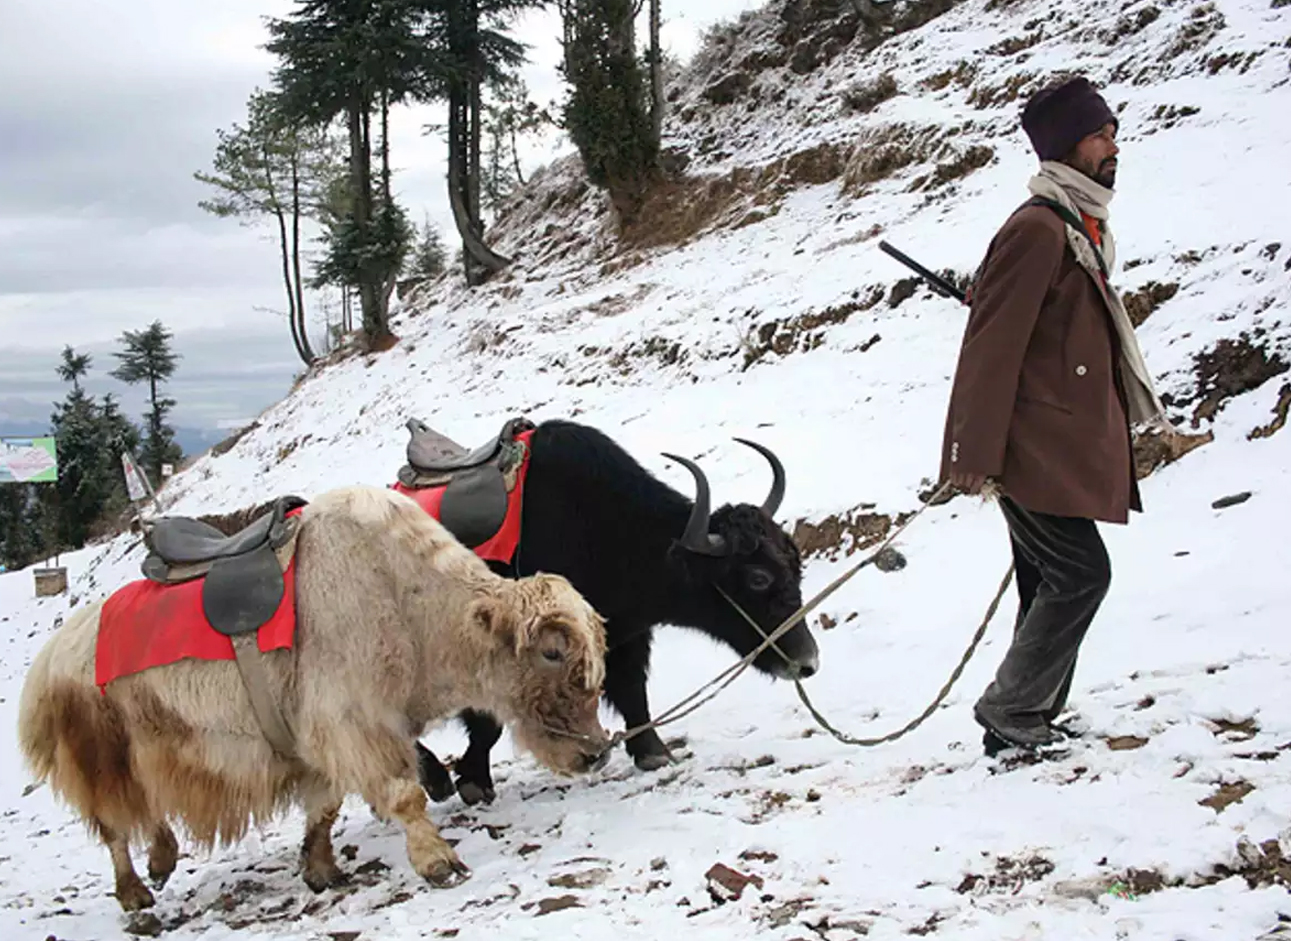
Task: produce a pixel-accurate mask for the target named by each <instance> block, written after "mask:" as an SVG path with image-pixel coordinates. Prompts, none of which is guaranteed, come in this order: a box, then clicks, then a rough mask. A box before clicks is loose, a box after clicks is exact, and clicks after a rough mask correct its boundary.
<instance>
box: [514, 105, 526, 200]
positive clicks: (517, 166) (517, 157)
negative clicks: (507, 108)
mask: <svg viewBox="0 0 1291 941" xmlns="http://www.w3.org/2000/svg"><path fill="white" fill-rule="evenodd" d="M511 161H512V163H514V164H515V171H516V182H517V183H519V184H520V185H521V186H524V185H525V181H524V173H523V172H522V171H521V170H520V148H519V147H518V146H516V126H515V120H514V119H513V120H512V121H511Z"/></svg>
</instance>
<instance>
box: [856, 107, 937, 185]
mask: <svg viewBox="0 0 1291 941" xmlns="http://www.w3.org/2000/svg"><path fill="white" fill-rule="evenodd" d="M947 133H948V132H947V130H946V129H945V128H943V127H916V126H914V125H910V124H884V125H881V126H880V127H876V128H872V129H869V130H867V131H866V132H865V133H864V134H862V135H861V137H860V139H859V140H858V141H857V143H856V146H855V148H853V150H852V153H851V157H850V159H849V160H848V162H847V164H846V167H845V168H844V170H843V175H842V176H843V181H842V192H843V195H845V196H849V197H852V198H857V197H860V196H863V195H865V194H866V193H867V192H868V191H869V187H870V186H872V185H873V184H875V183H877V182H879V181H880V180H885V179H887V178H888V177H890V176H892V175H893V174H894V173H896V172H897V171H899V170H902V169H904V168H905V167H908V166H911V165H912V164H915V163H923V162H926V161H929V160H932V159H933V158H934V157H936V156H938V155H939V154H941V152H942V151H943V150H944V149H945V144H944V141H945V138H946V136H947Z"/></svg>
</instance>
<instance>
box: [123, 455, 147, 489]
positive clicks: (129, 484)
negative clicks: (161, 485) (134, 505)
mask: <svg viewBox="0 0 1291 941" xmlns="http://www.w3.org/2000/svg"><path fill="white" fill-rule="evenodd" d="M121 467H122V469H123V470H124V471H125V475H126V492H127V493H128V494H129V495H130V499H131V500H132V501H134V500H146V499H147V498H148V497H149V496H150V495H151V493H152V487H150V486H149V485H148V480H147V478H145V477H144V476H143V471H141V470H139V467H138V465H136V464H135V462H134V458H133V457H131V456H130V452H129V451H122V452H121Z"/></svg>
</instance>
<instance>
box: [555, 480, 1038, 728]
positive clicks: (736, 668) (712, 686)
mask: <svg viewBox="0 0 1291 941" xmlns="http://www.w3.org/2000/svg"><path fill="white" fill-rule="evenodd" d="M950 486H951V484H950V481H946V482H944V483H943V484H942V485H941V486H940V487H938V488H937V490H936V492H935V493H933V494H932V496H931V497H929V498H928V499H927V501H926V502H925V503H924V504H923V505H922V506H921V507H919V509H917V510H915V512H914V513H912V514H911V515H910V516H909V517H908V518H907V519H906V520H905V522H903V523H901V524H900V525H899V526H897V528H896V529H894V530H893V531H892V533H891V534H889V535H888V537H887V538H886V539H884V540H883V542H882V543H881V544H880V545H879V547H878V548H877V549H875V550H874V551H873V552H872V553H870V554H869V555H868V556H866V557H865V558H864V559H862V560H861V561H860V562H858V563H856V564H855V565H854V566H852V567H851V568H850V569H848V570H847V571H846V572H844V573H843V574H842V575H839V576H838V577H837V578H835V579H834V580H833V581H832V582H830V583H829V584H828V585H826V586H825V587H824V588H823V589H822V590H821V591H820V592H819V593H817V594H816V595H815V597H813V598H812V599H811V600H810V601H807V602H805V603H804V604H803V605H802V606H801V607H799V608H798V610H797V611H795V612H793V613H792V614H790V615H789V616H788V617H786V618H785V619H784V620H783V621H781V622H780V624H779V625H777V626H776V628H775V630H773V631H771V633H770V634H768V633H767V632H766V631H764V630H763V629H762V627H761V625H759V624H758V623H757V621H755V620H754V619H753V618H752V617H751V616H750V615H749V614H748V612H747V611H745V610H744V609H743V608H742V607H740V605H739V604H737V603H736V601H735V599H734V598H732V597H731V596H730V595H729V594H727V592H726V591H725V590H724V589H723V588H722V586H720V585H717V584H714V586H713V587H714V588H716V589H717V591H718V593H720V594H721V596H722V597H723V598H725V599H726V600H727V602H729V603H730V604H731V606H732V607H734V608H735V610H736V611H738V612H739V613H740V615H741V616H743V617H744V619H745V620H746V621H748V622H749V623H750V624H752V625H753V627H754V629H755V630H756V631H757V632H758V633H759V634H760V635H762V638H763V640H762V643H760V644H758V646H757V647H756V648H754V649H753V650H752V651H751V652H750V653H749V654H748V655H747V656H745V657H743V658H742V659H740V660H739V661H737V662H736V663H733V664H732V665H731V666H729V667H727V668H726V669H725V670H723V671H722V672H721V673H719V674H717V676H715V677H713V678H712V679H711V680H709V681H708V682H707V683H705V684H704V685H703V686H701V687H699V689H697V690H695V691H694V692H693V693H691V694H690V695H689V696H687V697H686V698H685V699H682V700H681V701H680V702H678V703H676V704H675V705H673V706H672V707H671V708H670V709H668V710H666V711H665V712H663V713H661V714H660V715H659V716H658V717H657V718H655V719H652V720H651V721H649V722H646V723H644V724H642V725H638V726H633V727H632V728H630V729H624V730H623V731H620V732H615V733H614V734H613V735H612V736H610V741H609V743H608V744H607V745H605V750H606V751H608V750H610V749H612V748H614V747H615V746H616V745H618V744H619V743H620V742H626V741H627V740H629V739H632V738H635V737H636V736H638V735H641V734H642V733H644V732H648V731H650V730H651V729H658V728H662V727H663V726H665V725H671V724H672V723H674V722H678V721H680V720H682V719H684V718H686V717H687V716H689V715H690V714H691V713H693V712H695V711H697V710H698V709H700V708H701V707H702V706H705V705H707V704H708V703H710V702H712V701H713V700H714V699H716V698H717V696H718V695H719V694H721V692H722V691H723V690H725V689H726V688H727V687H728V686H730V685H731V684H732V683H734V682H735V681H736V680H737V679H738V678H739V676H740V674H742V673H743V672H744V671H745V670H747V669H748V668H749V667H750V666H752V665H753V661H754V660H756V659H757V658H758V657H759V656H761V655H762V652H763V651H764V650H766V649H767V648H772V649H774V650H775V651H776V653H778V654H780V656H781V657H782V658H783V659H784V661H785V662H786V663H787V664H788V665H789V671H790V674H791V675H792V676H793V679H794V683H795V685H796V686H797V687H798V695H799V697H800V698H803V699H804V702H807V701H806V699H805V697H806V693H805V691H804V690H803V688H802V681H801V679H800V676H801V667H799V665H798V664H797V663H796V662H795V661H794V660H793V659H792V658H791V657H789V655H788V654H786V653H785V652H784V651H783V650H782V649H781V648H780V647H779V645H777V644H776V641H777V640H779V639H780V637H781V636H782V635H784V634H785V633H786V632H788V631H789V629H790V628H791V627H793V626H794V625H795V624H797V623H798V622H799V621H801V620H804V619H805V618H806V617H807V615H808V614H810V613H811V612H812V611H814V610H815V609H816V608H817V607H818V606H819V605H820V604H821V603H822V602H823V601H825V599H827V598H828V597H829V596H830V595H832V594H833V593H834V592H836V591H838V589H839V588H841V587H843V585H844V584H846V583H847V582H848V581H849V580H850V579H851V578H852V577H853V576H855V575H856V573H857V572H859V571H860V570H861V569H863V568H865V567H866V566H867V565H871V564H873V562H874V561H875V560H876V559H877V558H878V557H879V556H880V555H881V554H882V553H883V552H884V550H886V549H887V548H888V547H889V546H890V545H892V543H893V542H895V541H896V539H897V537H898V536H900V535H901V534H902V533H903V532H905V530H906V528H907V527H909V526H910V524H911V523H913V522H914V521H915V520H917V519H918V518H919V517H920V516H922V515H923V512H924V511H925V510H926V509H928V507H930V506H933V505H935V504H936V503H937V501H938V498H940V497H941V496H942V495H943V494H944V493H946V491H948V490H949V489H950ZM1012 574H1013V568H1012V566H1010V567H1009V574H1008V576H1007V577H1006V581H1005V583H1004V584H1003V585H1002V586H1001V589H1000V593H999V595H997V597H996V600H995V602H994V603H993V604H992V606H991V610H990V612H989V613H988V615H987V618H986V623H989V622H990V617H991V615H992V614H994V611H995V607H996V606H998V604H999V599H1000V597H1002V596H1003V594H1004V589H1005V588H1007V586H1008V579H1009V578H1011V577H1012ZM986 623H984V624H983V625H982V628H981V629H980V631H979V634H978V637H977V638H975V640H974V643H973V646H972V647H971V648H970V649H969V653H968V656H966V657H965V659H964V662H963V664H961V667H960V669H961V670H962V668H963V666H964V665H966V664H967V662H968V657H971V656H972V652H973V650H974V649H976V646H977V643H976V641H977V640H980V639H981V634H982V633H984V632H985V628H986ZM957 676H958V674H956V678H957ZM952 682H953V679H952ZM710 690H711V691H710ZM945 692H949V688H947V689H946V690H945ZM807 706H808V708H809V709H811V710H812V714H813V716H816V717H817V720H818V721H820V722H821V723H822V725H823V727H825V728H826V729H827V730H829V731H831V733H833V729H832V726H829V725H828V724H826V723H824V721H823V719H822V718H821V717H820V716H819V715H818V714H817V713H816V712H815V709H814V707H812V706H811V704H810V703H809V702H807ZM543 728H544V729H546V730H547V731H548V732H550V733H552V734H555V735H563V736H565V737H568V738H574V739H579V740H581V741H586V742H593V743H596V744H597V745H598V747H599V745H600V743H601V742H603V740H602V739H598V738H595V737H593V736H590V735H583V734H580V733H575V732H566V731H563V730H560V729H554V728H551V727H549V726H544V727H543ZM834 734H836V737H837V734H838V733H834Z"/></svg>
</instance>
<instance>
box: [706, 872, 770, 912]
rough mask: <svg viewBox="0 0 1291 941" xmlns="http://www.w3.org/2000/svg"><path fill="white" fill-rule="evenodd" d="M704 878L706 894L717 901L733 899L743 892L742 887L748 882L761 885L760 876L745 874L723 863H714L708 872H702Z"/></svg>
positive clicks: (748, 883)
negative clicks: (706, 882) (706, 883)
mask: <svg viewBox="0 0 1291 941" xmlns="http://www.w3.org/2000/svg"><path fill="white" fill-rule="evenodd" d="M704 878H705V879H706V880H708V894H709V895H711V896H712V897H713V900H714V901H716V902H719V903H722V902H733V901H735V900H736V899H738V898H739V897H740V896H741V895H743V894H744V889H745V888H746V887H747V886H749V885H750V884H752V885H755V886H757V887H758V888H759V889H760V888H762V886H763V881H762V877H761V876H746V875H745V874H744V873H742V872H737V871H736V870H734V869H732V868H731V867H730V866H727V865H725V864H724V863H714V864H713V865H712V866H711V867H709V870H708V872H706V873H704Z"/></svg>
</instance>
